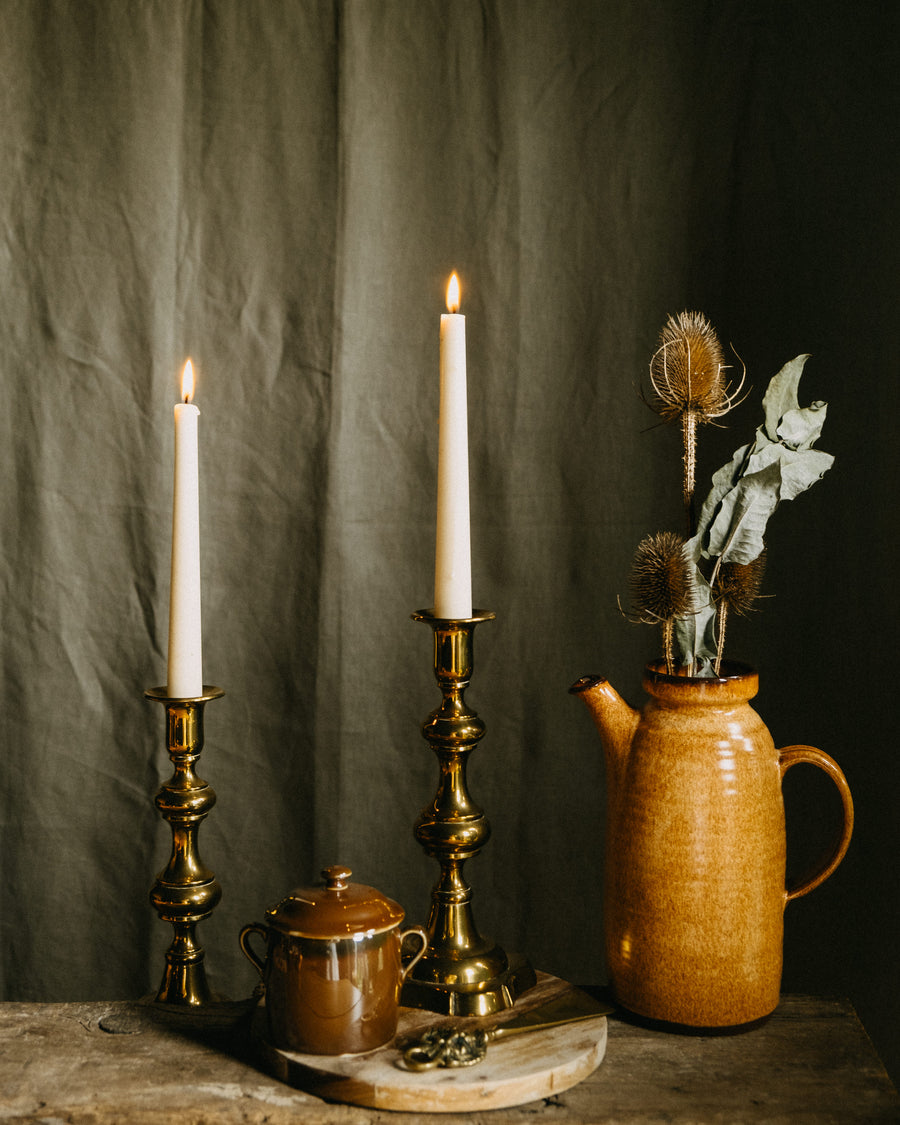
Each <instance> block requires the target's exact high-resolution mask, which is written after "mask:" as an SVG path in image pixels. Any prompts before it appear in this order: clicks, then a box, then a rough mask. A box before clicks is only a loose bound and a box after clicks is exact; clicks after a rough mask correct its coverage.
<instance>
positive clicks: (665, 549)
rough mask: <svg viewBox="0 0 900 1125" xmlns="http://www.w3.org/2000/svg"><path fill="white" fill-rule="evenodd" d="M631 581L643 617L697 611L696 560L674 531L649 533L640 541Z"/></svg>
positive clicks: (659, 619)
mask: <svg viewBox="0 0 900 1125" xmlns="http://www.w3.org/2000/svg"><path fill="white" fill-rule="evenodd" d="M629 584H630V586H631V594H632V597H633V599H634V606H635V610H636V614H637V617H638V620H640V621H645V622H648V623H649V622H664V621H671V620H673V619H674V618H677V617H687V616H689V615H690V614H691V613H693V612H694V611H695V608H696V601H697V596H696V583H695V580H694V564H693V562H692V560H691V559H690V558H688V556H687V554H686V553H685V541H684V539H682V537H681V536H680V535H677V534H676V533H675V532H674V531H661V532H658V533H657V534H656V535H648V536H647V537H646V538H645V539H643V540H642V541H641V542H640V543H639V544H638V548H637V550H636V551H635V553H634V561H633V562H632V565H631V576H630V583H629Z"/></svg>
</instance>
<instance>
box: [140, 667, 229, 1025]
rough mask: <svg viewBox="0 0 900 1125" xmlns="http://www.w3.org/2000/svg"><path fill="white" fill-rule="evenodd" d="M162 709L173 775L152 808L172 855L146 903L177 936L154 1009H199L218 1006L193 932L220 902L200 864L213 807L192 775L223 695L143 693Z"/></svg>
mask: <svg viewBox="0 0 900 1125" xmlns="http://www.w3.org/2000/svg"><path fill="white" fill-rule="evenodd" d="M144 694H145V695H146V697H147V698H148V699H155V700H157V701H158V702H159V703H162V704H163V706H164V707H165V709H166V745H167V748H168V752H169V758H170V760H171V762H172V765H173V766H174V767H175V772H174V773H173V775H172V777H171V778H170V779H169V781H167V782H166V783H165V784H164V785H163V786H162V787H161V788H160V790H159V792H158V793H157V794H156V807H157V808H158V809H159V811H160V813H161V814H162V816H163V818H164V819H165V820H166V821H167V822H168V824H169V826H170V827H171V829H172V854H171V856H170V858H169V862H168V865H167V866H166V868H165V870H164V871H162V872H161V873H160V874H159V876H158V877H157V880H156V883H155V884H154V886H153V889H152V890H151V892H150V901H151V902H152V903H153V906H154V907H155V909H156V912H157V914H158V915H159V917H160V918H161V919H162V920H163V921H164V922H169V923H171V925H172V928H173V930H174V931H175V936H174V940H173V941H172V944H171V945H170V946H169V948H168V950H167V951H166V967H165V972H164V974H163V978H162V983H161V984H160V987H159V991H158V993H157V995H156V1002H157V1004H166V1005H169V1004H171V1005H177V1006H183V1007H189V1008H197V1007H201V1006H204V1005H210V1004H213V1003H215V1002H217V998H216V997H214V996H213V994H212V992H211V990H210V987H209V984H208V982H207V979H206V970H205V968H204V964H203V958H204V953H203V948H202V946H200V945H199V943H198V942H197V936H196V928H197V925H198V923H199V922H202V921H203V919H204V918H208V917H209V915H210V914H211V913H212V911H213V909H214V907H215V906H216V904H217V903H218V901H219V899H220V898H221V897H222V889H221V887H220V886H219V884H218V883H217V882H216V880H215V877H214V876H213V873H212V872H211V871H210V870H209V869H208V868H207V867H205V866H204V864H203V862H202V860H201V859H200V852H199V849H198V845H197V834H198V832H199V830H200V825H201V823H202V822H203V821H204V820H205V818H206V816H207V815H208V813H209V811H210V809H212V807H213V805H214V804H215V803H216V794H215V792H214V791H213V789H212V788H211V787H210V786H209V785H208V784H207V783H206V782H205V781H204V780H203V779H202V778H201V777H198V776H197V774H196V773H195V772H194V766H195V764H196V762H197V759H198V758H199V757H200V751H201V750H202V749H203V708H204V706H205V704H207V703H208V702H209V701H210V700H212V699H218V698H219V697H220V696H222V695H224V694H225V693H224V692H223V691H222V690H221V688H217V687H204V689H203V694H202V695H200V696H196V697H195V698H192V699H174V698H172V697H170V696H169V694H168V691H167V689H166V688H161V687H160V688H153V689H152V690H150V691H147V692H145V693H144Z"/></svg>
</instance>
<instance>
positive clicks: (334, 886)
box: [322, 865, 353, 891]
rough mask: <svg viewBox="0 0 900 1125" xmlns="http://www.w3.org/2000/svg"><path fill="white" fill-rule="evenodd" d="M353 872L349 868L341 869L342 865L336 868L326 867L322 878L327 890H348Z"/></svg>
mask: <svg viewBox="0 0 900 1125" xmlns="http://www.w3.org/2000/svg"><path fill="white" fill-rule="evenodd" d="M352 874H353V872H352V871H351V870H350V868H349V867H341V866H340V865H337V866H334V867H326V868H325V869H324V871H323V872H322V878H323V879H324V880H325V889H326V890H329V891H343V890H346V889H347V883H348V881H349V879H350V876H351V875H352Z"/></svg>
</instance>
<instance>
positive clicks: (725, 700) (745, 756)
mask: <svg viewBox="0 0 900 1125" xmlns="http://www.w3.org/2000/svg"><path fill="white" fill-rule="evenodd" d="M643 682H644V689H645V690H646V692H647V693H648V695H649V696H650V700H649V702H648V703H647V705H646V706H645V708H644V710H643V713H639V712H637V711H635V710H633V709H632V708H631V707H629V706H628V705H627V704H626V703H625V702H624V701H623V700H622V699H621V697H620V696H619V695H618V694H617V693H616V691H615V690H614V689H613V688H612V687H611V686H610V684H609V683H608V681H606V680H604V679H601V678H599V677H585V678H584V679H582V680H579V681H578V683H576V684H574V685H573V686H572V688H571V689H570V690H571V691H572V693H573V694H576V695H580V696H581V698H582V699H583V700H584V701H585V703H586V704H587V706H588V708H589V709H590V711H591V714H592V716H593V718H594V722H595V723H596V725H597V729H598V730H599V732H600V737H601V740H602V742H603V746H604V750H605V753H606V764H607V787H608V800H609V808H608V815H607V840H606V887H605V903H604V913H605V928H606V953H607V960H608V967H609V974H610V978H611V983H612V987H613V991H614V994H615V997H616V999H617V1000H618V1002H619V1003H620V1004H622V1005H623V1007H625V1008H628V1009H629V1010H631V1011H633V1012H635V1013H637V1014H639V1015H641V1016H644V1017H647V1018H649V1019H653V1020H661V1021H665V1022H667V1023H673V1024H681V1025H687V1026H689V1027H694V1028H700V1027H707V1028H723V1027H732V1026H738V1025H740V1024H745V1023H749V1022H752V1021H754V1020H758V1019H761V1018H762V1017H764V1016H766V1015H768V1014H769V1013H770V1012H772V1011H773V1009H774V1008H775V1007H776V1005H777V1004H778V998H779V989H780V985H781V965H782V940H783V933H784V926H783V921H784V908H785V905H786V904H787V903H788V902H790V901H791V899H794V898H798V897H799V896H800V895H804V894H807V893H808V892H809V891H811V890H813V889H814V888H815V887H817V886H819V884H820V883H822V882H823V881H824V880H825V879H827V878H828V876H829V875H830V874H831V873H832V872H833V871H834V869H835V868H836V867H837V865H838V864H839V863H840V861H841V860H842V859H843V857H844V853H845V852H846V850H847V846H848V844H849V843H850V835H851V832H852V830H853V801H852V799H851V796H850V790H849V787H848V786H847V781H846V778H845V777H844V775H843V773H842V772H841V770H840V769H839V767H838V766H837V764H836V763H835V762H834V761H833V760H832V759H831V758H830V757H829V756H828V755H827V754H824V753H823V752H822V751H821V750H817V749H815V748H814V747H812V746H790V747H787V748H786V749H783V750H776V749H775V744H774V742H773V741H772V737H771V735H770V734H769V732H768V730H767V729H766V727H765V726H764V724H763V722H762V720H761V719H760V717H759V715H757V713H756V712H755V711H754V710H753V708H752V707H751V706H750V704H749V700H751V699H752V698H753V697H754V696H755V695H756V692H757V689H758V686H759V680H758V676H757V674H756V673H755V672H754V671H753V670H752V669H750V668H748V667H746V666H744V665H740V664H731V665H727V666H726V665H724V664H723V666H722V675H721V676H720V677H717V678H714V679H701V678H688V677H686V676H678V675H667V674H666V673H665V665H664V663H659V664H650V665H648V666H647V668H646V670H645V674H644V681H643ZM800 762H807V763H810V764H812V765H815V766H818V767H819V768H820V769H823V770H825V772H826V773H827V774H828V775H829V777H831V779H832V780H833V781H834V783H835V785H836V786H837V788H838V792H839V793H840V796H841V801H842V803H843V826H842V829H841V834H840V838H839V840H838V842H837V844H836V846H835V847H834V849H833V851H832V852H831V854H830V855H829V856H828V857H827V859H826V860H825V861H824V862H823V864H822V865H821V866H820V867H819V869H818V870H817V871H816V872H815V873H814V874H813V875H812V876H810V877H808V878H806V879H805V880H804V881H803V882H802V883H801V884H800V885H798V886H794V887H790V888H787V887H786V886H785V851H786V847H785V827H784V802H783V800H782V793H781V781H782V778H783V777H784V775H785V773H786V772H787V770H789V769H790V768H791V767H792V766H795V765H797V764H798V763H800Z"/></svg>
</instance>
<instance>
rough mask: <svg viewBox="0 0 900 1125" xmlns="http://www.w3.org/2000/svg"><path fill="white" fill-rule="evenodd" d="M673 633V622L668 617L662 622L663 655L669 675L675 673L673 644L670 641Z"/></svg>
mask: <svg viewBox="0 0 900 1125" xmlns="http://www.w3.org/2000/svg"><path fill="white" fill-rule="evenodd" d="M674 633H675V622H674V620H673V619H672V618H669V620H668V621H664V622H663V623H662V637H663V656H664V657H665V659H666V674H667V675H669V676H674V675H675V646H674V644H673V643H672V642H673V635H674Z"/></svg>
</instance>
